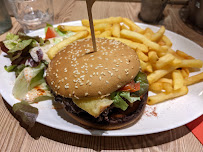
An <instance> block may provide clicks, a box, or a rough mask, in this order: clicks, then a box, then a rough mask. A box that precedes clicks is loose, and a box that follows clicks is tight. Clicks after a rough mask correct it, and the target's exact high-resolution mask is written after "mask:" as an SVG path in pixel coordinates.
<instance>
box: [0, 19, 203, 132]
mask: <svg viewBox="0 0 203 152" xmlns="http://www.w3.org/2000/svg"><path fill="white" fill-rule="evenodd" d="M63 24H67V25H81V22H80V21H74V22H69V23H63ZM138 25H139V26H141V27H142V28H146V27H150V28H151V29H152V30H154V31H157V30H158V29H159V28H158V27H155V26H150V25H146V24H140V23H138ZM29 35H31V36H36V35H39V36H42V37H44V29H40V30H37V31H35V32H32V33H30V34H29ZM166 35H167V36H168V37H169V38H170V39H171V41H172V42H173V49H175V50H176V49H180V50H183V51H184V52H186V53H188V54H190V55H192V56H193V57H195V58H197V59H203V48H202V47H200V46H199V45H197V44H196V43H194V42H192V41H190V40H189V39H187V38H184V37H183V36H180V35H178V34H176V33H173V32H170V31H166ZM3 55H5V54H4V53H2V54H1V55H0V93H1V94H2V96H3V98H4V99H5V100H6V101H7V102H8V103H9V104H10V105H11V106H12V105H13V104H15V103H17V102H19V101H18V100H17V99H15V98H14V97H13V95H12V88H13V85H14V81H15V75H14V73H7V72H6V71H5V70H4V65H10V61H9V59H7V58H5V57H3ZM200 72H203V68H202V69H200V71H197V72H193V73H192V74H191V75H194V74H196V73H200ZM150 94H151V93H150ZM33 106H35V107H37V108H38V109H39V116H38V117H37V122H39V123H42V124H44V125H47V126H50V127H53V128H56V129H60V130H64V131H69V132H73V133H79V134H85V135H97V136H133V135H144V134H150V133H157V132H161V131H166V130H170V129H173V128H176V127H179V126H182V125H184V124H186V123H188V122H190V121H192V120H194V119H196V118H197V117H199V116H201V115H202V114H203V82H200V83H198V84H194V85H192V86H189V93H188V94H187V95H185V96H183V97H179V98H176V99H173V100H169V101H166V102H163V103H160V104H157V105H155V106H147V107H146V109H145V113H144V114H143V116H142V118H141V119H140V121H139V122H137V123H136V124H135V125H133V126H131V127H128V128H124V129H120V130H113V131H103V130H94V129H86V128H85V127H84V126H81V125H80V124H79V123H77V122H75V121H74V120H72V119H71V118H69V117H68V116H67V115H66V114H65V112H64V111H63V109H54V108H53V105H52V101H43V102H40V103H38V104H33ZM156 114H157V116H156Z"/></svg>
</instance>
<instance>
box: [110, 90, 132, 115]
mask: <svg viewBox="0 0 203 152" xmlns="http://www.w3.org/2000/svg"><path fill="white" fill-rule="evenodd" d="M111 99H112V100H113V104H114V106H115V107H117V108H120V109H122V110H123V111H125V110H126V109H127V108H128V104H127V103H126V102H125V101H124V100H123V99H122V98H121V96H120V92H113V93H112V94H111Z"/></svg>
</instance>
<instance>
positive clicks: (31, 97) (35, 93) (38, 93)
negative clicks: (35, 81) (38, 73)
mask: <svg viewBox="0 0 203 152" xmlns="http://www.w3.org/2000/svg"><path fill="white" fill-rule="evenodd" d="M52 97H53V95H52V94H51V92H50V91H49V88H48V86H47V84H46V82H43V83H41V84H40V85H38V86H36V87H34V88H33V89H32V90H30V91H28V93H27V94H26V96H25V97H24V98H23V99H22V101H25V102H27V103H34V102H39V101H43V100H47V99H51V98H52Z"/></svg>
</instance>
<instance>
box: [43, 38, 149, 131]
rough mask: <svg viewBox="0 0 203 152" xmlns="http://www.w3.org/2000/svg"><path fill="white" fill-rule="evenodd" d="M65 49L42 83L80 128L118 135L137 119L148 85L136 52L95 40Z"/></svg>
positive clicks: (125, 46) (49, 68)
mask: <svg viewBox="0 0 203 152" xmlns="http://www.w3.org/2000/svg"><path fill="white" fill-rule="evenodd" d="M96 43H97V52H94V51H93V47H92V40H91V39H81V40H77V41H75V42H73V43H71V44H69V45H68V46H67V47H66V48H64V50H62V51H60V52H59V53H58V54H56V56H55V57H54V58H53V59H52V61H51V62H50V63H49V66H48V68H47V73H46V81H47V83H48V85H49V86H50V89H51V90H52V92H53V94H54V96H55V100H56V101H60V102H62V103H63V104H64V105H65V110H66V112H67V114H68V115H69V116H70V117H72V118H73V119H75V120H76V121H78V122H80V123H81V124H83V125H85V126H88V127H91V128H96V129H104V130H111V129H118V128H122V127H125V126H128V125H131V124H133V123H135V122H136V121H138V120H139V118H140V117H141V115H142V113H143V111H144V108H145V105H146V101H147V97H148V82H147V78H146V75H145V74H144V73H142V72H141V71H140V62H139V59H138V57H137V54H136V52H135V51H134V50H133V49H131V48H130V47H128V46H127V45H125V44H123V43H121V42H119V41H116V40H109V39H106V38H97V39H96Z"/></svg>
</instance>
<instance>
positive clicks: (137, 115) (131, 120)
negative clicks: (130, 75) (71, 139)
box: [65, 92, 148, 130]
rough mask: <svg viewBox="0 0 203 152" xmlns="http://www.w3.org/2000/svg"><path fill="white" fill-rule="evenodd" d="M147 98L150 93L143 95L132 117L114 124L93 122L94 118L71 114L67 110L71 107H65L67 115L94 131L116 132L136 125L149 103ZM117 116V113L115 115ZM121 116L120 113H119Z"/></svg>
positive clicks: (131, 114)
mask: <svg viewBox="0 0 203 152" xmlns="http://www.w3.org/2000/svg"><path fill="white" fill-rule="evenodd" d="M147 98H148V92H147V93H145V94H144V95H143V97H142V98H141V101H140V102H139V105H137V108H136V110H135V111H133V112H131V113H130V115H127V116H125V117H124V118H122V120H121V119H120V118H118V119H120V120H119V121H114V123H110V122H109V123H98V122H95V121H93V119H94V118H92V117H91V116H90V118H88V119H87V117H83V115H78V114H77V113H72V112H69V111H68V110H67V109H68V108H69V107H65V109H66V112H67V114H68V115H69V116H70V117H72V118H73V119H75V120H76V121H78V122H79V123H81V124H82V125H85V126H87V127H90V128H94V129H102V130H115V129H119V128H123V127H127V126H130V125H133V124H134V123H136V122H137V121H138V120H139V119H140V118H141V116H142V114H143V112H144V109H145V106H146V103H147ZM114 114H115V113H114ZM117 114H119V113H117Z"/></svg>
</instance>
